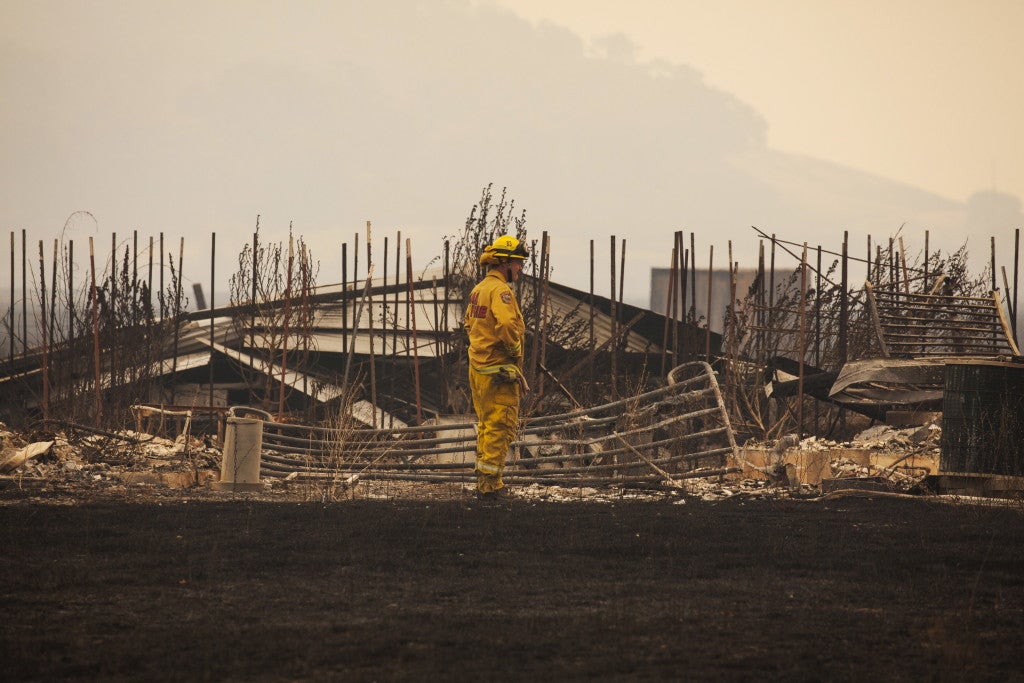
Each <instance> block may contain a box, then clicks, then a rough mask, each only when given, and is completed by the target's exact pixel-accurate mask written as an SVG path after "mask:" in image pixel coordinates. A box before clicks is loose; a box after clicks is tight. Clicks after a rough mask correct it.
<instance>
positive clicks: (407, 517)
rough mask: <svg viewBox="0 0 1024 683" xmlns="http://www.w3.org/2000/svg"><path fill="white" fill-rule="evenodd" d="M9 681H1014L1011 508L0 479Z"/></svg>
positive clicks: (1018, 600)
mask: <svg viewBox="0 0 1024 683" xmlns="http://www.w3.org/2000/svg"><path fill="white" fill-rule="evenodd" d="M3 498H4V500H3V504H2V505H0V538H2V543H3V546H4V550H5V552H4V553H3V559H2V560H0V562H2V566H3V570H4V571H3V574H4V576H5V581H4V584H3V588H2V589H0V594H2V603H3V605H4V619H3V620H2V624H0V660H2V661H3V662H4V670H5V678H6V679H7V680H75V679H78V680H82V679H89V680H112V679H131V680H202V679H214V680H225V679H249V680H329V679H334V680H473V679H479V678H489V679H495V678H496V679H499V680H536V679H538V678H541V677H544V678H549V679H554V680H579V679H602V680H680V679H691V680H692V679H697V680H708V679H716V680H718V679H728V680H749V679H755V678H757V679H763V678H765V677H768V678H774V679H786V680H822V679H828V680H864V679H866V678H879V679H883V680H922V679H930V680H966V679H982V680H992V679H1000V680H1013V679H1017V680H1020V676H1021V674H1020V666H1019V661H1020V651H1021V649H1020V648H1021V643H1022V640H1021V638H1022V636H1021V634H1022V633H1024V524H1022V516H1024V513H1022V509H1021V507H1020V506H1019V505H1018V504H1013V503H1011V504H1009V505H1002V506H994V505H983V506H982V505H974V504H967V503H955V502H954V503H950V502H948V501H936V500H934V499H931V500H929V499H921V498H917V499H911V498H905V497H904V498H896V497H884V496H881V497H879V496H872V495H870V494H864V495H851V496H846V497H839V498H835V499H817V500H797V499H777V498H771V497H759V498H745V497H741V496H736V497H733V498H731V499H727V500H722V501H716V502H706V501H702V500H694V499H679V498H668V497H666V498H665V499H663V500H658V499H651V500H643V501H633V500H622V501H618V502H617V501H610V502H609V501H604V502H592V501H585V500H580V501H575V502H574V501H561V502H551V501H536V500H527V499H522V498H520V499H513V500H511V501H509V502H508V503H507V504H504V505H502V506H500V507H481V505H480V504H478V503H477V502H476V501H475V500H474V499H472V498H471V497H469V496H467V495H466V494H465V493H464V492H463V491H462V490H461V489H458V490H455V489H453V490H451V491H450V492H449V495H442V496H436V497H434V498H431V499H423V498H417V499H398V498H392V499H380V500H370V499H366V500H348V501H334V502H331V501H326V502H319V501H318V502H310V501H268V500H262V499H257V498H247V497H246V496H244V495H236V496H230V497H221V498H217V499H209V498H198V497H193V498H190V497H187V496H166V497H163V498H159V497H157V498H147V499H119V498H117V497H110V496H108V497H97V498H95V499H86V500H82V501H77V502H75V503H74V504H66V503H67V501H65V502H64V503H58V502H54V501H52V500H51V501H47V500H45V499H39V498H32V497H30V496H27V495H25V496H21V495H19V494H17V493H12V492H10V491H6V492H4V493H3Z"/></svg>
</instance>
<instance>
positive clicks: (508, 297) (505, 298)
mask: <svg viewBox="0 0 1024 683" xmlns="http://www.w3.org/2000/svg"><path fill="white" fill-rule="evenodd" d="M501 301H502V303H504V304H505V305H506V306H507V305H511V304H512V292H502V293H501Z"/></svg>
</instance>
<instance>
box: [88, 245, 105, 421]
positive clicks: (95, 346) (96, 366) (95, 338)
mask: <svg viewBox="0 0 1024 683" xmlns="http://www.w3.org/2000/svg"><path fill="white" fill-rule="evenodd" d="M89 273H90V276H91V280H92V282H91V286H90V287H89V292H90V302H91V305H92V354H93V356H92V360H93V388H94V390H95V399H96V406H95V418H94V419H95V420H96V424H100V421H101V420H102V419H103V394H102V392H103V389H102V387H101V376H100V314H99V302H98V301H97V299H98V296H97V292H96V252H95V249H94V247H93V243H92V236H91V235H90V236H89Z"/></svg>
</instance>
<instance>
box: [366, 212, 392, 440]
mask: <svg viewBox="0 0 1024 683" xmlns="http://www.w3.org/2000/svg"><path fill="white" fill-rule="evenodd" d="M370 231H371V226H370V221H366V267H367V269H368V270H367V272H369V271H370V270H373V237H372V235H371V232H370ZM367 282H368V285H367V288H368V290H369V292H370V298H369V300H368V301H367V306H369V309H368V310H367V314H368V315H367V319H368V328H367V333H368V334H367V336H368V338H369V342H370V408H371V411H370V413H371V417H370V425H371V426H372V427H373V428H374V429H377V427H378V426H380V425H378V424H377V357H376V353H375V349H374V343H373V331H374V328H373V281H372V280H370V279H369V277H367ZM385 284H387V283H386V282H385ZM383 298H384V300H385V301H387V294H386V293H385V294H384V295H383ZM382 331H386V329H383V330H382ZM382 336H383V335H382Z"/></svg>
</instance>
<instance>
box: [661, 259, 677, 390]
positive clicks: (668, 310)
mask: <svg viewBox="0 0 1024 683" xmlns="http://www.w3.org/2000/svg"><path fill="white" fill-rule="evenodd" d="M675 293H676V247H675V245H673V246H672V261H671V265H670V266H669V269H668V287H666V288H665V325H664V329H663V330H662V333H661V374H662V375H664V374H665V372H666V368H665V363H666V357H667V355H668V343H669V336H668V335H669V321H670V320H672V316H673V315H674V314H675V308H674V307H673V305H672V303H673V298H674V297H675Z"/></svg>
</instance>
